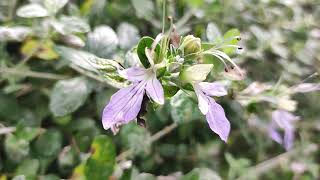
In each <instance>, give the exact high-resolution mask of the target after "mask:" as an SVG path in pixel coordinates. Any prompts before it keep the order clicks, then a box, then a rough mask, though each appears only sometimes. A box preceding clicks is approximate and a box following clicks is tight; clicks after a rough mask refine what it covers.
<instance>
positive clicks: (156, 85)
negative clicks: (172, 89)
mask: <svg viewBox="0 0 320 180" xmlns="http://www.w3.org/2000/svg"><path fill="white" fill-rule="evenodd" d="M146 91H147V94H148V95H149V96H150V98H151V99H152V100H153V101H154V102H156V103H158V104H161V105H162V104H164V92H163V88H162V85H161V83H160V81H159V80H158V79H157V77H156V76H155V75H154V76H153V77H152V78H149V79H148V82H147V85H146Z"/></svg>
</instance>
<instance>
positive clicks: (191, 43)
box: [180, 35, 201, 55]
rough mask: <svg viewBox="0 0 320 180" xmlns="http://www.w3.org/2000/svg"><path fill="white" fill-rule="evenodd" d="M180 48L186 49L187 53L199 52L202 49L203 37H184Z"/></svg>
mask: <svg viewBox="0 0 320 180" xmlns="http://www.w3.org/2000/svg"><path fill="white" fill-rule="evenodd" d="M180 48H181V49H183V50H184V54H185V55H188V54H193V53H197V52H199V51H200V50H201V39H200V38H196V37H194V36H193V35H188V36H186V37H184V38H183V40H182V44H181V46H180Z"/></svg>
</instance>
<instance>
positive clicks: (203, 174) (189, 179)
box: [181, 168, 221, 180]
mask: <svg viewBox="0 0 320 180" xmlns="http://www.w3.org/2000/svg"><path fill="white" fill-rule="evenodd" d="M181 180H221V177H220V176H219V175H218V174H217V173H216V172H215V171H213V170H211V169H208V168H195V169H193V170H192V171H191V172H189V173H188V174H186V175H185V176H183V177H182V178H181Z"/></svg>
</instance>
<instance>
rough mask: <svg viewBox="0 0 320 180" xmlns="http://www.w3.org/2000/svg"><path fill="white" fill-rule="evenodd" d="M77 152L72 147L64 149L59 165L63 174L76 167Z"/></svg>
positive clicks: (60, 155)
mask: <svg viewBox="0 0 320 180" xmlns="http://www.w3.org/2000/svg"><path fill="white" fill-rule="evenodd" d="M76 153H77V152H76V150H75V149H74V148H72V147H71V146H66V147H64V148H63V149H62V151H61V152H60V154H59V156H58V164H59V169H60V171H61V172H64V173H68V172H69V171H70V170H72V168H73V167H74V166H75V165H76V163H77V161H78V159H77V154H76Z"/></svg>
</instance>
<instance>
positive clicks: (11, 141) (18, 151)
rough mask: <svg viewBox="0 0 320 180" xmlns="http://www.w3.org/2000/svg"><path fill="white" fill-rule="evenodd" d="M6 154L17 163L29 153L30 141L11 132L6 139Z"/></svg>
mask: <svg viewBox="0 0 320 180" xmlns="http://www.w3.org/2000/svg"><path fill="white" fill-rule="evenodd" d="M4 150H5V153H6V156H7V157H8V158H9V159H10V160H12V161H13V162H15V163H18V162H20V161H22V160H23V159H24V158H25V157H27V156H28V154H29V150H30V147H29V142H28V141H26V140H24V139H19V138H17V137H16V136H14V135H12V134H9V135H8V136H6V139H5V141H4Z"/></svg>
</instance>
